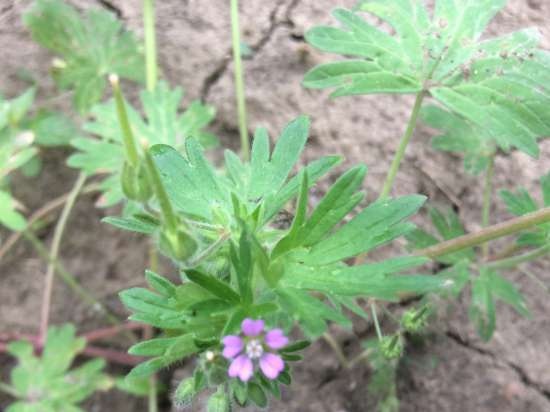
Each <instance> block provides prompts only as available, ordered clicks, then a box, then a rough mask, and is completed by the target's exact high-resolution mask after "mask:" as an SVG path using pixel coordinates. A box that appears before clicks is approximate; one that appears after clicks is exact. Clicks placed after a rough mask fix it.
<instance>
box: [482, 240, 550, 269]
mask: <svg viewBox="0 0 550 412" xmlns="http://www.w3.org/2000/svg"><path fill="white" fill-rule="evenodd" d="M548 253H550V243H548V244H546V245H544V246H541V247H539V248H537V249H535V250H532V251H530V252H527V253H524V254H522V255H518V256H513V257H510V258H506V259H501V260H495V261H493V262H490V263H487V264H486V265H484V266H485V267H486V268H489V269H508V268H513V267H516V266H518V265H521V264H522V263H526V262H530V261H531V260H535V259H538V258H540V257H542V256H544V255H547V254H548Z"/></svg>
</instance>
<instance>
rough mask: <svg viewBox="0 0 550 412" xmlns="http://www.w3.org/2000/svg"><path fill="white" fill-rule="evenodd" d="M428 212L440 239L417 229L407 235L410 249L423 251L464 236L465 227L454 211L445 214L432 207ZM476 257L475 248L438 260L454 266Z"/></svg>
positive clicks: (441, 257)
mask: <svg viewBox="0 0 550 412" xmlns="http://www.w3.org/2000/svg"><path fill="white" fill-rule="evenodd" d="M428 212H429V215H430V219H431V221H432V224H433V226H434V228H435V229H436V231H437V234H438V235H439V238H438V237H436V236H433V235H431V234H429V233H427V232H425V231H423V230H420V229H415V230H413V231H411V232H409V233H407V234H406V235H405V237H406V238H407V241H408V242H409V248H410V249H423V248H426V247H428V246H432V245H435V244H436V243H439V242H441V241H444V240H450V239H454V238H456V237H459V236H462V235H464V233H465V232H464V226H463V225H462V223H461V222H460V219H459V217H458V215H457V214H456V213H455V212H454V211H453V210H451V209H449V210H448V211H447V212H446V213H443V212H441V211H440V210H438V209H436V208H434V207H430V208H429V210H428ZM474 257H475V252H474V250H473V248H467V249H463V250H461V251H459V252H455V253H451V254H449V255H445V256H440V257H438V258H437V259H436V260H437V261H439V262H442V263H445V264H450V265H454V264H456V263H458V262H461V261H463V260H467V261H471V260H472V259H473V258H474Z"/></svg>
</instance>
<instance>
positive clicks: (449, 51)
mask: <svg viewBox="0 0 550 412" xmlns="http://www.w3.org/2000/svg"><path fill="white" fill-rule="evenodd" d="M505 3H506V0H464V1H460V2H459V1H455V0H437V1H436V2H435V10H434V11H433V13H431V12H429V11H428V9H427V7H426V6H425V5H424V4H423V2H420V1H414V2H413V1H408V0H364V1H362V2H361V3H360V6H359V7H358V8H359V10H360V11H363V12H367V13H369V14H371V15H373V16H375V17H377V18H378V19H380V20H381V21H383V22H384V23H386V24H387V25H389V27H390V30H391V31H390V32H389V33H388V32H387V31H385V30H383V29H381V28H379V27H377V26H376V25H374V24H371V23H369V22H368V21H367V20H366V19H364V18H363V17H362V16H361V15H360V14H359V13H358V12H353V11H349V10H345V9H336V10H335V11H334V12H333V16H334V18H335V19H336V20H338V21H339V22H340V23H341V25H342V27H341V28H335V27H327V26H321V27H315V28H313V29H312V30H310V31H309V32H307V33H306V40H307V41H308V42H309V43H310V44H311V45H313V46H314V47H316V48H318V49H320V50H322V51H325V52H329V53H337V54H341V55H344V56H347V57H348V56H349V57H351V58H349V59H344V60H339V61H336V62H331V63H325V64H321V65H319V66H317V67H315V68H313V69H312V70H310V71H309V72H308V73H307V74H306V75H305V78H304V85H305V86H306V87H311V88H335V91H334V92H333V93H332V95H333V96H346V95H358V94H359V95H362V94H372V93H400V94H418V93H420V92H421V91H424V92H427V93H429V96H431V97H433V98H434V99H435V100H437V101H438V102H439V103H440V104H441V105H443V106H445V108H446V109H447V110H449V111H450V113H448V114H445V115H444V117H446V124H445V125H446V126H447V127H446V130H445V131H446V134H445V135H444V138H442V139H438V143H437V144H439V145H441V146H442V147H444V148H445V149H446V150H449V149H452V150H457V146H462V148H464V149H467V150H464V152H465V153H466V155H467V159H468V160H467V161H468V164H469V168H470V169H471V170H472V171H479V170H481V169H483V168H484V167H486V161H485V160H486V155H485V153H486V148H487V147H491V146H492V145H494V144H497V145H498V146H500V147H501V148H502V149H504V150H508V149H509V148H510V147H516V148H518V149H519V150H521V151H523V152H525V153H527V154H529V155H531V156H537V155H538V153H539V150H538V146H537V142H536V139H537V138H540V137H544V136H548V135H549V134H550V116H548V112H547V110H545V108H546V107H548V104H549V103H550V90H549V88H548V75H547V73H548V69H549V68H550V53H548V52H547V51H543V50H540V49H538V48H537V47H538V43H539V41H540V35H539V33H538V32H537V31H536V30H533V29H528V30H522V31H518V32H514V33H511V34H507V35H505V36H501V37H498V38H493V39H489V40H480V37H481V35H482V34H483V31H484V30H485V27H486V26H487V24H488V23H489V21H490V20H491V19H492V18H493V17H494V15H495V14H496V13H497V12H498V11H499V10H500V9H501V8H502V7H503V6H504V4H505ZM443 113H444V111H443V110H440V113H439V115H441V114H443ZM460 125H462V126H465V127H462V128H459V127H458V126H460ZM455 138H456V139H457V140H458V141H459V142H458V143H454V142H453V143H450V141H451V139H455ZM473 141H481V142H482V144H481V145H478V147H477V148H476V147H474V146H473V145H472V142H473Z"/></svg>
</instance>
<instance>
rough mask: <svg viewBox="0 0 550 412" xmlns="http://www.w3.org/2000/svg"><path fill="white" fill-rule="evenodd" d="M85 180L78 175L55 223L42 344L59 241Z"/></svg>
mask: <svg viewBox="0 0 550 412" xmlns="http://www.w3.org/2000/svg"><path fill="white" fill-rule="evenodd" d="M86 178H87V176H86V174H85V173H80V174H79V175H78V178H77V179H76V182H75V184H74V186H73V188H72V189H71V191H70V192H69V196H68V197H67V202H66V203H65V206H64V207H63V211H62V212H61V216H60V217H59V220H58V221H57V225H56V226H55V229H54V234H53V240H52V245H51V248H50V253H49V261H48V268H47V270H46V284H45V287H44V294H43V298H42V310H41V315H40V339H41V342H44V340H45V339H46V335H47V333H48V323H49V320H50V306H51V300H52V291H53V281H54V273H55V263H56V262H57V256H58V255H59V247H60V245H61V239H62V238H63V232H64V231H65V227H66V226H67V221H68V219H69V215H70V214H71V210H72V209H73V206H74V204H75V202H76V199H77V197H78V194H79V193H80V191H81V190H82V187H83V186H84V183H85V182H86Z"/></svg>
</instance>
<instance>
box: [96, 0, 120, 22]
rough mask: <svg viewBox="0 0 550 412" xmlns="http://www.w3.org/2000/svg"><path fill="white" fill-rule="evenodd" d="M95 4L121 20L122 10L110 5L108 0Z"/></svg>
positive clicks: (99, 0)
mask: <svg viewBox="0 0 550 412" xmlns="http://www.w3.org/2000/svg"><path fill="white" fill-rule="evenodd" d="M97 2H98V3H99V4H100V5H101V6H102V7H104V8H106V9H107V10H109V11H110V12H112V13H114V14H115V15H116V16H117V18H118V19H120V20H123V19H124V16H123V15H122V10H121V9H119V8H118V7H117V6H115V5H114V4H113V3H111V2H110V1H109V0H97Z"/></svg>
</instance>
